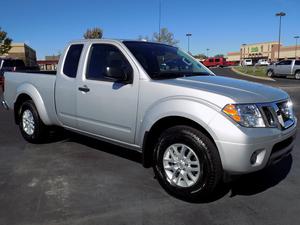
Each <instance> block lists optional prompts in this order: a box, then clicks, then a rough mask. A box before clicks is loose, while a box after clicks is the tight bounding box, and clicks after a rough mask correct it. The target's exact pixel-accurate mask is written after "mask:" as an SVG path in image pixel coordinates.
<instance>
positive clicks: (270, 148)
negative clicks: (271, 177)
mask: <svg viewBox="0 0 300 225" xmlns="http://www.w3.org/2000/svg"><path fill="white" fill-rule="evenodd" d="M218 122H220V120H218V119H216V120H214V121H213V122H212V123H211V124H210V125H211V126H212V128H213V127H215V126H217V124H218ZM223 122H224V120H223ZM215 131H216V133H215V135H216V136H217V138H216V139H215V142H216V145H217V147H218V150H219V153H220V157H221V161H222V165H223V169H224V170H225V171H226V172H228V173H231V174H245V173H251V172H255V171H258V170H261V169H263V168H265V167H267V166H269V165H272V164H274V163H277V162H279V161H280V160H281V159H282V158H284V157H285V156H287V155H289V154H290V153H291V151H292V149H293V146H294V143H295V139H296V132H297V119H295V122H294V124H293V125H292V126H291V127H290V128H288V129H286V130H280V129H278V128H242V127H237V126H235V125H234V124H233V123H231V124H226V125H225V127H224V126H222V128H220V125H219V127H218V128H216V130H215ZM218 137H221V138H218Z"/></svg>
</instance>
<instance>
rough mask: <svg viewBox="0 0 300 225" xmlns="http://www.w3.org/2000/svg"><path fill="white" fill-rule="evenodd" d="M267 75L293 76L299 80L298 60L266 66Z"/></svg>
mask: <svg viewBox="0 0 300 225" xmlns="http://www.w3.org/2000/svg"><path fill="white" fill-rule="evenodd" d="M267 75H268V76H269V77H273V76H283V77H286V76H294V77H295V79H297V80H299V79H300V60H295V59H294V60H292V59H288V60H282V61H280V62H278V63H274V64H272V65H270V66H268V69H267Z"/></svg>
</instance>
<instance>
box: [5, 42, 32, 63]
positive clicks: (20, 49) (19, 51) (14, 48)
mask: <svg viewBox="0 0 300 225" xmlns="http://www.w3.org/2000/svg"><path fill="white" fill-rule="evenodd" d="M5 57H9V58H14V59H22V60H23V61H24V63H25V65H26V66H29V67H34V66H36V65H37V62H36V52H35V50H33V49H32V48H31V47H29V46H28V45H26V44H25V43H11V49H10V50H9V52H8V53H7V54H5Z"/></svg>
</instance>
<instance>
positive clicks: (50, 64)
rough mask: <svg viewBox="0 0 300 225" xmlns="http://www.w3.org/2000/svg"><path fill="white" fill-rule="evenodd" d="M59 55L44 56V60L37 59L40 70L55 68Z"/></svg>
mask: <svg viewBox="0 0 300 225" xmlns="http://www.w3.org/2000/svg"><path fill="white" fill-rule="evenodd" d="M59 57H60V55H53V56H45V60H38V61H37V63H38V65H39V67H40V70H48V71H49V70H57V65H58V61H59Z"/></svg>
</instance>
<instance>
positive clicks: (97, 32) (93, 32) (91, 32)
mask: <svg viewBox="0 0 300 225" xmlns="http://www.w3.org/2000/svg"><path fill="white" fill-rule="evenodd" d="M102 36H103V31H102V29H101V28H99V27H95V28H92V29H87V30H86V32H85V33H84V34H83V37H84V38H85V39H101V38H102Z"/></svg>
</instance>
